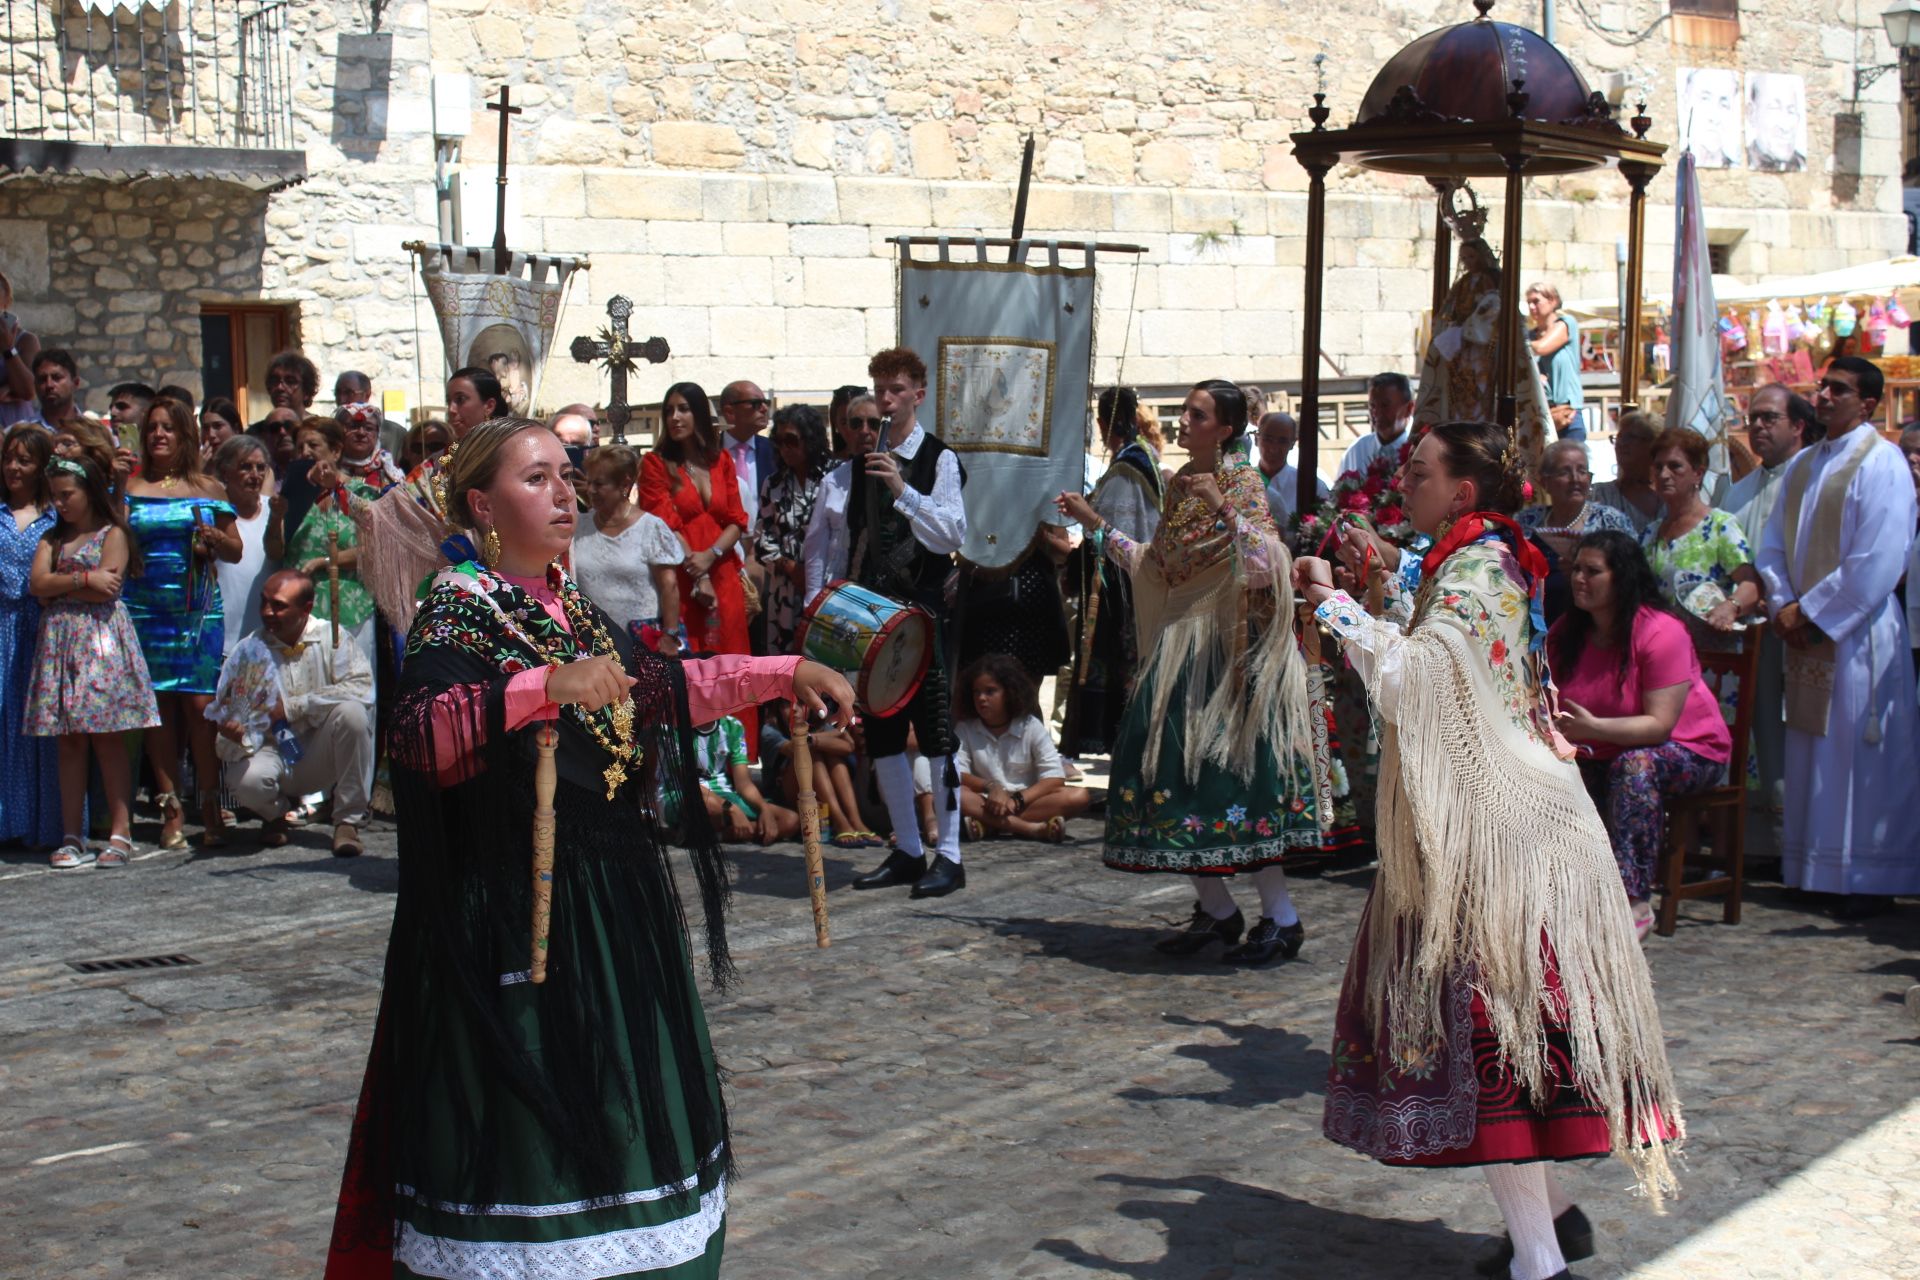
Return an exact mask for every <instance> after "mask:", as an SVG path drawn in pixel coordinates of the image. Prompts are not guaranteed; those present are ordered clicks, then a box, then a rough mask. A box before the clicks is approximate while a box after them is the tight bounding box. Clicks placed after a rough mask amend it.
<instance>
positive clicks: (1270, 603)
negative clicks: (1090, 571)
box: [1058, 380, 1322, 964]
mask: <svg viewBox="0 0 1920 1280" xmlns="http://www.w3.org/2000/svg"><path fill="white" fill-rule="evenodd" d="M1246 426H1247V404H1246V397H1245V396H1244V395H1243V394H1242V393H1241V391H1240V389H1239V388H1238V387H1236V386H1235V385H1234V384H1232V383H1230V382H1225V381H1218V380H1216V381H1210V382H1203V383H1201V384H1200V385H1199V386H1197V387H1195V388H1194V389H1193V390H1192V391H1191V392H1190V393H1188V395H1187V401H1186V405H1185V407H1184V409H1183V410H1182V412H1181V416H1180V443H1181V445H1183V446H1184V447H1185V448H1186V449H1187V451H1188V454H1189V456H1190V458H1191V461H1189V462H1188V463H1187V465H1186V466H1185V467H1183V468H1181V470H1180V472H1179V474H1178V475H1176V476H1175V477H1174V480H1173V483H1172V485H1171V486H1169V488H1168V491H1167V499H1166V508H1165V511H1164V514H1163V516H1162V518H1161V521H1160V526H1159V528H1158V529H1156V530H1155V531H1154V535H1153V540H1152V541H1151V542H1149V543H1144V544H1143V543H1138V542H1135V541H1133V540H1132V539H1131V538H1128V537H1126V536H1125V535H1124V534H1122V533H1120V532H1119V531H1118V530H1116V529H1114V528H1112V527H1111V526H1109V525H1108V524H1107V523H1106V521H1104V520H1103V519H1101V518H1100V516H1099V514H1098V513H1097V512H1095V511H1094V509H1093V507H1092V505H1091V504H1090V503H1088V502H1087V500H1086V499H1085V498H1082V497H1081V496H1080V495H1078V494H1065V493H1063V494H1061V495H1060V497H1059V500H1058V505H1059V508H1060V510H1061V512H1062V514H1064V515H1066V516H1068V517H1069V518H1070V519H1073V520H1075V521H1077V522H1078V523H1079V524H1080V525H1081V526H1082V527H1083V528H1085V529H1087V530H1088V531H1089V536H1090V537H1092V538H1094V539H1096V540H1097V541H1098V542H1099V544H1100V545H1101V547H1102V549H1103V552H1104V554H1105V555H1106V556H1107V557H1108V559H1110V560H1112V561H1113V562H1114V563H1115V564H1117V565H1119V566H1120V567H1121V568H1123V569H1125V570H1126V571H1127V573H1128V574H1129V575H1131V577H1132V580H1133V586H1134V601H1135V608H1136V611H1137V618H1138V621H1139V633H1140V636H1141V638H1142V640H1143V642H1144V640H1145V639H1146V638H1147V637H1149V636H1151V637H1153V649H1152V652H1151V653H1150V654H1149V655H1148V656H1147V658H1146V661H1145V662H1144V663H1143V664H1142V665H1141V667H1140V670H1139V676H1138V679H1137V682H1136V684H1135V688H1134V693H1133V698H1132V701H1131V702H1129V703H1128V705H1127V711H1126V715H1125V717H1124V719H1123V720H1122V722H1121V725H1120V730H1119V733H1118V735H1117V736H1116V738H1115V741H1114V747H1113V772H1112V781H1111V784H1110V789H1109V799H1108V807H1107V832H1106V850H1105V854H1104V860H1105V862H1106V864H1107V865H1108V866H1109V867H1112V868H1114V869H1115V870H1119V871H1159V872H1173V873H1176V874H1180V875H1187V876H1192V877H1193V880H1194V889H1195V893H1196V894H1197V896H1198V898H1199V902H1198V903H1197V905H1196V906H1195V907H1194V912H1193V916H1192V919H1191V920H1190V922H1189V923H1188V926H1187V928H1186V929H1185V930H1183V931H1182V932H1180V933H1177V934H1175V935H1173V936H1172V937H1169V938H1165V939H1162V940H1161V941H1160V942H1159V943H1158V944H1156V945H1157V947H1158V949H1159V950H1161V951H1162V952H1165V953H1167V954H1171V955H1191V954H1194V953H1196V952H1198V951H1200V950H1201V949H1203V948H1204V947H1206V946H1207V945H1208V944H1209V943H1211V942H1213V941H1215V940H1219V941H1222V942H1224V943H1226V944H1227V946H1228V947H1229V948H1230V949H1229V950H1228V951H1227V952H1226V956H1225V958H1226V959H1228V960H1231V961H1235V962H1242V963H1249V964H1259V963H1264V962H1266V961H1268V960H1271V959H1273V958H1274V957H1275V956H1285V957H1287V958H1291V957H1292V956H1293V955H1295V954H1296V953H1297V952H1298V951H1299V949H1300V943H1301V940H1302V938H1304V936H1305V931H1304V930H1303V928H1302V927H1301V924H1300V916H1299V913H1298V912H1297V911H1295V910H1294V907H1293V902H1292V899H1291V898H1290V897H1289V896H1288V894H1287V887H1286V877H1285V873H1284V872H1283V871H1282V870H1281V868H1280V863H1281V860H1282V859H1283V858H1284V857H1285V856H1286V855H1287V853H1288V852H1289V851H1293V850H1302V849H1312V848H1317V847H1319V845H1320V844H1321V839H1322V837H1321V829H1320V816H1321V811H1322V806H1321V800H1320V796H1319V795H1318V794H1317V792H1318V787H1317V784H1316V781H1315V773H1316V770H1315V763H1314V762H1315V743H1314V735H1313V732H1312V728H1311V723H1310V712H1309V705H1308V701H1307V686H1306V664H1305V659H1304V658H1303V656H1302V655H1301V653H1300V648H1299V642H1298V640H1297V639H1296V638H1295V635H1294V630H1293V591H1292V587H1291V586H1290V584H1289V581H1288V574H1289V573H1290V571H1291V565H1292V561H1291V558H1290V557H1289V555H1288V554H1287V551H1286V548H1285V546H1284V545H1283V544H1282V543H1281V541H1280V534H1279V530H1278V529H1277V528H1276V527H1275V526H1274V522H1273V514H1272V512H1271V510H1270V509H1269V508H1268V506H1267V498H1266V487H1265V485H1264V483H1263V482H1262V479H1261V476H1260V472H1259V470H1258V469H1257V468H1255V467H1253V466H1252V465H1250V464H1249V463H1247V462H1246V461H1245V460H1244V459H1243V458H1241V457H1239V456H1238V454H1237V452H1236V451H1235V450H1233V449H1231V448H1229V446H1230V445H1231V444H1232V443H1233V442H1234V441H1235V440H1237V439H1238V438H1239V437H1240V436H1241V435H1242V434H1244V433H1245V431H1246ZM1241 872H1248V873H1251V874H1252V877H1253V881H1254V884H1255V887H1256V888H1258V889H1259V891H1260V921H1259V923H1258V924H1256V925H1255V926H1254V928H1253V929H1252V930H1251V931H1250V932H1248V934H1247V939H1246V942H1245V943H1244V944H1243V945H1241V946H1238V947H1236V946H1234V944H1235V943H1236V942H1239V941H1240V935H1241V932H1242V930H1243V929H1244V928H1245V923H1244V918H1243V917H1242V916H1241V914H1240V910H1239V908H1238V907H1236V906H1235V905H1234V901H1233V895H1232V894H1230V893H1229V892H1228V891H1227V887H1226V878H1227V877H1229V876H1232V875H1236V874H1238V873H1241Z"/></svg>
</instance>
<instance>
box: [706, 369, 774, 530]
mask: <svg viewBox="0 0 1920 1280" xmlns="http://www.w3.org/2000/svg"><path fill="white" fill-rule="evenodd" d="M772 407H773V402H772V401H771V400H769V399H768V398H767V393H766V392H764V391H762V390H761V389H760V388H759V386H758V385H757V384H755V383H752V382H745V381H742V382H729V383H728V384H727V385H726V386H725V387H723V388H721V391H720V416H721V417H722V418H724V419H725V420H726V423H727V430H726V435H725V436H724V437H723V438H722V439H721V444H723V445H725V446H726V450H727V456H728V457H730V458H732V459H733V473H734V476H735V477H736V478H737V479H738V480H739V481H740V506H741V508H742V509H743V510H745V511H746V513H747V528H746V531H745V533H744V534H743V535H742V536H741V539H740V541H741V543H742V544H743V547H742V549H743V550H744V549H745V548H744V544H746V543H748V542H749V541H750V540H751V539H752V537H753V530H754V526H755V525H756V524H758V523H759V521H760V486H762V485H764V484H765V483H766V482H767V480H768V479H769V478H770V477H771V476H772V475H773V472H774V468H775V467H777V466H778V465H779V458H778V456H777V455H775V453H774V451H773V441H771V440H769V439H767V436H766V430H767V422H768V420H769V418H770V417H771V410H772Z"/></svg>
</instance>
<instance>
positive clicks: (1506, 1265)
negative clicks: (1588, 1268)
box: [1473, 1205, 1593, 1280]
mask: <svg viewBox="0 0 1920 1280" xmlns="http://www.w3.org/2000/svg"><path fill="white" fill-rule="evenodd" d="M1553 1235H1554V1239H1556V1240H1558V1241H1559V1242H1560V1256H1561V1257H1562V1258H1565V1259H1566V1260H1567V1261H1568V1262H1578V1261H1580V1260H1581V1259H1582V1258H1591V1257H1592V1256H1593V1224H1592V1223H1591V1222H1588V1221H1587V1215H1586V1214H1584V1213H1582V1212H1580V1206H1579V1205H1574V1206H1573V1207H1572V1208H1570V1209H1568V1210H1567V1211H1566V1212H1565V1213H1563V1214H1561V1215H1560V1216H1559V1217H1557V1218H1555V1219H1554V1220H1553ZM1473 1269H1474V1270H1475V1271H1478V1272H1479V1273H1480V1274H1481V1275H1483V1276H1504V1275H1506V1274H1507V1273H1508V1272H1510V1271H1511V1270H1512V1269H1513V1241H1512V1240H1511V1239H1510V1238H1509V1237H1507V1236H1501V1237H1500V1244H1499V1245H1498V1247H1496V1248H1495V1249H1494V1250H1493V1251H1492V1252H1490V1253H1488V1254H1486V1255H1485V1256H1483V1257H1482V1258H1481V1259H1480V1260H1479V1261H1478V1262H1476V1263H1474V1264H1473ZM1560 1274H1561V1275H1563V1276H1564V1275H1566V1274H1567V1273H1566V1272H1565V1271H1562V1272H1561V1273H1560ZM1555 1280H1558V1277H1555Z"/></svg>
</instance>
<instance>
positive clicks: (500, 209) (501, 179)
mask: <svg viewBox="0 0 1920 1280" xmlns="http://www.w3.org/2000/svg"><path fill="white" fill-rule="evenodd" d="M512 92H513V91H512V90H511V89H510V88H508V87H507V86H506V85H504V84H503V85H501V86H500V101H498V102H489V103H488V104H487V110H489V111H498V112H499V113H500V160H499V163H498V165H497V166H496V167H495V172H494V181H495V183H496V184H498V189H497V190H496V191H495V193H494V200H493V273H494V274H495V275H497V276H503V275H505V274H507V263H508V261H509V258H510V255H509V254H508V253H507V135H508V134H509V133H511V132H512V128H511V126H510V117H513V116H517V115H519V114H520V113H521V112H522V111H524V110H526V108H525V107H516V106H514V105H513V99H512V96H511V95H512Z"/></svg>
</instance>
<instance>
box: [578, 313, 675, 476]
mask: <svg viewBox="0 0 1920 1280" xmlns="http://www.w3.org/2000/svg"><path fill="white" fill-rule="evenodd" d="M632 316H633V303H632V302H630V301H628V300H627V299H626V298H624V297H621V296H620V295H618V294H616V295H615V296H614V297H613V298H612V299H611V300H610V301H609V302H608V303H607V319H608V320H609V321H610V322H611V323H609V324H608V326H607V328H606V329H605V330H603V331H602V333H601V336H600V337H599V338H597V339H595V338H589V337H586V336H585V335H582V336H580V337H578V338H575V339H574V340H573V346H572V347H570V348H569V351H571V352H572V355H573V358H574V359H575V360H577V361H579V362H580V363H581V364H592V363H593V362H594V361H596V360H604V361H606V365H607V372H608V373H609V374H610V375H611V376H612V379H613V394H612V396H611V397H610V398H609V399H608V401H607V421H608V422H611V423H612V424H613V443H615V444H625V443H626V442H627V423H628V422H629V421H631V420H632V418H633V409H632V407H631V406H629V405H628V404H627V375H628V374H629V373H631V372H632V371H633V368H634V365H633V361H634V357H635V356H638V357H640V358H641V359H643V360H645V361H646V362H647V363H648V364H663V363H665V361H666V358H667V356H668V355H670V354H672V353H671V352H670V351H669V349H668V347H667V340H666V339H665V338H648V339H647V340H646V341H645V342H634V341H632V340H631V339H629V338H628V337H627V321H628V320H629V319H631V318H632Z"/></svg>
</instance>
